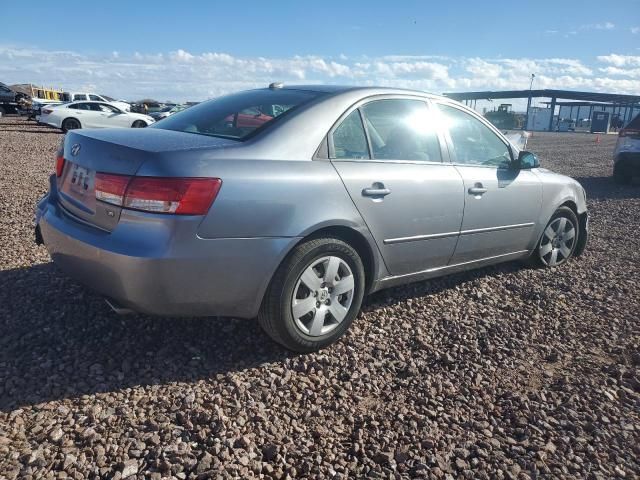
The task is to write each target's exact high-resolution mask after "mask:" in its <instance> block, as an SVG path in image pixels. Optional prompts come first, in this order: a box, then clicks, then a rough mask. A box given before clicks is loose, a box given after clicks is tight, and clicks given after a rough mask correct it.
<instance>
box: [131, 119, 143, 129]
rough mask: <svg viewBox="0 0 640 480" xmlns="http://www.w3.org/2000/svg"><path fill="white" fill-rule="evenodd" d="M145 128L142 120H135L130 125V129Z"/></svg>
mask: <svg viewBox="0 0 640 480" xmlns="http://www.w3.org/2000/svg"><path fill="white" fill-rule="evenodd" d="M146 126H147V124H146V122H145V121H144V120H136V121H135V122H133V125H131V128H144V127H146Z"/></svg>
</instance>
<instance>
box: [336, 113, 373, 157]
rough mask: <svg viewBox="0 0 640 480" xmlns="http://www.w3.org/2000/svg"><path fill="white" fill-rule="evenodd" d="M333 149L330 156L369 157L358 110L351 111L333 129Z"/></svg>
mask: <svg viewBox="0 0 640 480" xmlns="http://www.w3.org/2000/svg"><path fill="white" fill-rule="evenodd" d="M333 151H334V154H333V156H332V158H338V159H362V158H369V147H368V145H367V137H366V135H365V133H364V127H363V126H362V119H361V118H360V112H359V111H358V110H354V111H353V112H351V113H350V114H349V115H348V116H347V118H345V119H344V120H343V121H342V123H341V124H340V125H339V126H338V128H336V129H335V130H334V131H333Z"/></svg>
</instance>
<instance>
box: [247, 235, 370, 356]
mask: <svg viewBox="0 0 640 480" xmlns="http://www.w3.org/2000/svg"><path fill="white" fill-rule="evenodd" d="M364 280H365V278H364V267H363V265H362V260H361V259H360V257H359V255H358V253H357V252H356V251H355V250H354V249H353V248H352V247H351V246H350V245H348V244H347V243H345V242H343V241H342V240H338V239H336V238H331V237H324V238H315V239H311V240H308V241H306V242H304V243H301V244H300V245H298V246H297V247H295V248H294V249H293V251H292V252H291V253H290V254H289V255H288V256H287V258H285V260H284V261H283V262H282V264H281V265H280V267H279V268H278V270H277V271H276V273H275V275H274V277H273V279H272V280H271V284H270V285H269V289H268V290H267V293H266V295H265V298H264V300H263V302H262V306H261V308H260V313H259V314H258V322H259V323H260V326H261V327H262V328H263V329H264V331H265V332H266V333H267V335H269V336H270V337H271V338H272V339H273V340H274V341H276V342H278V343H279V344H281V345H282V346H284V347H285V348H288V349H289V350H293V351H294V352H299V353H306V352H313V351H316V350H319V349H321V348H323V347H326V346H327V345H330V344H331V343H333V342H335V341H336V340H337V339H338V338H340V337H341V336H342V335H343V334H344V332H345V331H346V330H347V329H348V328H349V326H350V325H351V323H352V322H353V320H354V319H355V317H356V316H357V315H358V312H359V311H360V306H361V304H362V297H363V295H364V286H365V282H364Z"/></svg>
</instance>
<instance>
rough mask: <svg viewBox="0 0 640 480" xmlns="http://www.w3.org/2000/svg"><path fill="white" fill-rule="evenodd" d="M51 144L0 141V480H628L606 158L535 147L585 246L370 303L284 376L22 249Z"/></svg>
mask: <svg viewBox="0 0 640 480" xmlns="http://www.w3.org/2000/svg"><path fill="white" fill-rule="evenodd" d="M59 139H60V135H59V134H58V133H55V131H53V130H50V129H47V128H44V127H38V126H35V125H34V124H32V123H28V122H26V121H24V120H18V119H8V118H4V119H1V120H0V166H1V167H0V182H1V183H0V208H1V211H2V215H0V235H1V239H2V249H0V478H9V479H13V478H69V477H71V478H76V479H82V478H160V477H174V478H181V479H184V478H217V477H220V478H225V477H244V478H246V477H260V476H263V477H267V478H268V477H275V478H283V477H292V478H298V477H307V478H347V477H363V476H370V477H373V478H393V477H426V478H512V479H515V478H518V479H521V478H551V477H553V478H558V477H560V478H603V479H605V478H607V479H608V478H612V477H624V478H633V477H635V478H637V477H638V476H639V475H640V463H639V460H638V458H640V446H639V445H640V348H639V347H640V328H639V321H638V312H639V311H640V294H639V293H638V275H639V273H640V253H639V251H640V241H639V240H638V235H639V234H640V233H639V231H638V229H639V227H640V186H631V187H618V186H615V185H614V184H613V183H612V181H611V178H610V176H611V160H610V157H611V152H612V149H613V145H614V142H615V137H614V136H603V137H601V142H600V143H595V142H594V140H595V138H594V136H591V135H582V134H538V133H536V134H535V136H534V137H533V138H532V139H531V141H530V149H531V150H533V151H534V152H536V153H538V154H539V156H540V158H541V161H542V163H543V165H545V166H548V167H550V168H552V169H554V170H556V171H559V172H561V173H566V174H569V175H572V176H574V177H576V178H577V179H578V180H579V181H580V182H582V184H583V185H584V186H585V188H586V190H587V194H588V196H589V208H590V212H591V228H592V240H591V243H590V245H589V247H588V250H587V252H586V253H585V255H584V256H583V257H582V258H580V259H578V260H574V261H572V262H571V263H570V264H569V265H567V266H565V267H562V268H559V269H557V270H535V269H530V268H525V267H523V266H522V265H520V264H518V263H508V264H505V265H501V266H498V267H493V268H485V269H482V270H478V271H475V272H471V273H466V274H460V275H453V276H449V277H446V278H444V279H440V280H436V281H430V282H425V283H419V284H414V285H411V286H407V287H402V288H395V289H392V290H388V291H383V292H379V293H377V294H375V295H373V296H372V297H370V298H369V299H368V301H367V303H366V305H365V307H364V310H363V313H362V314H361V315H360V316H359V318H358V319H357V320H356V322H355V323H354V325H353V327H352V328H351V330H350V332H349V333H348V334H347V335H346V338H344V339H343V340H342V341H340V342H339V343H338V344H337V345H335V346H332V347H331V348H328V349H326V350H325V351H322V352H320V353H316V354H311V355H292V354H289V353H287V352H285V351H283V350H282V349H281V348H280V347H278V346H276V345H274V344H273V343H272V342H271V341H269V339H268V338H267V337H266V336H265V335H264V334H263V333H262V332H261V331H260V329H259V328H258V326H257V324H256V323H255V322H251V321H240V320H233V319H181V320H176V319H169V318H151V317H147V316H141V315H139V316H129V317H118V316H116V315H115V314H113V313H111V312H110V311H109V309H108V308H107V307H106V306H105V304H104V303H103V301H102V300H101V299H100V298H99V297H98V296H97V295H95V294H93V293H91V292H90V291H88V290H86V289H84V288H83V287H81V286H80V285H78V284H76V283H74V282H73V281H72V280H70V279H68V278H66V277H65V276H64V275H62V274H61V273H59V272H58V270H57V269H56V268H55V266H53V265H52V264H51V263H50V261H49V257H48V255H47V252H46V251H45V249H44V248H42V247H37V246H36V245H35V244H34V243H33V232H32V218H33V209H34V205H35V202H36V200H37V199H38V197H39V196H40V195H41V194H43V193H44V192H45V190H46V186H47V176H48V174H49V172H50V171H51V170H52V168H53V155H54V151H55V146H56V144H57V142H58V141H59Z"/></svg>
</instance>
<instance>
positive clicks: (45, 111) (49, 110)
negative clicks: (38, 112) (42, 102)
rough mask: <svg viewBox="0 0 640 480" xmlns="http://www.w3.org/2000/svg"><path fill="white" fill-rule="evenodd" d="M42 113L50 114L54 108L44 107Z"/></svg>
mask: <svg viewBox="0 0 640 480" xmlns="http://www.w3.org/2000/svg"><path fill="white" fill-rule="evenodd" d="M42 113H44V114H45V115H49V114H50V113H53V110H51V109H49V108H43V109H42Z"/></svg>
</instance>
